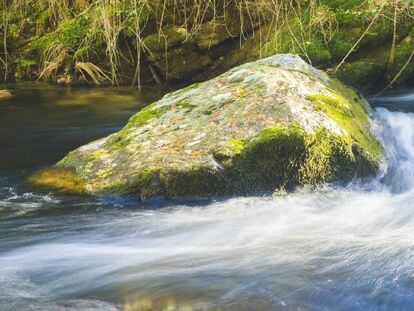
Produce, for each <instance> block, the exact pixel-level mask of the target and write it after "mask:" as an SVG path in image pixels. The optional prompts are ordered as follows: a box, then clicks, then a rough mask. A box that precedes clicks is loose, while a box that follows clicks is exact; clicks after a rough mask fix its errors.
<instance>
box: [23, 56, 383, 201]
mask: <svg viewBox="0 0 414 311" xmlns="http://www.w3.org/2000/svg"><path fill="white" fill-rule="evenodd" d="M369 112H370V108H369V105H368V103H367V102H366V101H365V100H364V99H363V98H362V97H361V96H360V95H359V94H357V93H356V92H355V91H353V90H351V89H349V88H347V87H345V86H344V85H342V84H341V83H340V82H338V81H336V80H333V79H331V78H329V77H328V76H327V75H326V74H325V73H323V72H322V71H319V70H316V69H315V68H313V67H311V66H310V65H308V64H307V63H305V62H304V61H303V60H302V59H301V58H300V57H298V56H294V55H276V56H272V57H269V58H266V59H262V60H259V61H256V62H252V63H247V64H244V65H241V66H239V67H236V68H233V69H232V70H230V71H228V72H226V73H224V74H222V75H220V76H219V77H217V78H215V79H212V80H210V81H207V82H204V83H200V84H195V85H192V86H189V87H187V88H184V89H182V90H179V91H177V92H173V93H170V94H167V95H166V96H164V98H162V99H161V100H159V101H157V102H155V103H153V104H151V105H149V106H148V107H146V108H145V109H143V110H141V111H140V112H138V113H137V114H136V115H134V116H133V117H131V119H130V120H129V122H128V124H127V125H126V126H125V127H124V128H123V129H122V130H120V131H119V132H117V133H114V134H112V135H110V136H108V137H105V138H103V139H100V140H97V141H95V142H92V143H90V144H87V145H85V146H82V147H80V148H78V149H76V150H75V151H73V152H71V153H69V154H68V155H67V156H66V157H65V158H64V159H63V160H61V161H60V162H59V163H57V164H56V166H55V167H54V168H52V169H48V170H46V171H42V172H39V173H37V174H35V175H34V176H32V178H31V181H32V182H34V183H35V184H38V185H43V186H51V187H55V188H60V190H72V191H74V190H76V191H84V192H86V193H89V194H103V195H110V196H113V195H115V196H118V195H121V196H133V197H136V198H141V199H146V198H151V197H165V198H190V197H191V198H193V197H205V196H216V195H249V194H259V193H260V194H262V193H272V192H274V191H275V190H282V189H286V190H290V189H293V188H294V187H296V186H300V185H307V184H310V185H316V184H321V183H330V182H336V181H341V182H347V181H350V180H352V179H354V178H365V177H372V176H373V175H375V174H376V172H377V170H378V168H379V163H380V161H381V159H382V154H383V149H382V146H381V144H380V143H379V142H378V141H377V140H376V138H375V137H374V136H373V134H372V133H371V129H370V128H371V120H370V118H369Z"/></svg>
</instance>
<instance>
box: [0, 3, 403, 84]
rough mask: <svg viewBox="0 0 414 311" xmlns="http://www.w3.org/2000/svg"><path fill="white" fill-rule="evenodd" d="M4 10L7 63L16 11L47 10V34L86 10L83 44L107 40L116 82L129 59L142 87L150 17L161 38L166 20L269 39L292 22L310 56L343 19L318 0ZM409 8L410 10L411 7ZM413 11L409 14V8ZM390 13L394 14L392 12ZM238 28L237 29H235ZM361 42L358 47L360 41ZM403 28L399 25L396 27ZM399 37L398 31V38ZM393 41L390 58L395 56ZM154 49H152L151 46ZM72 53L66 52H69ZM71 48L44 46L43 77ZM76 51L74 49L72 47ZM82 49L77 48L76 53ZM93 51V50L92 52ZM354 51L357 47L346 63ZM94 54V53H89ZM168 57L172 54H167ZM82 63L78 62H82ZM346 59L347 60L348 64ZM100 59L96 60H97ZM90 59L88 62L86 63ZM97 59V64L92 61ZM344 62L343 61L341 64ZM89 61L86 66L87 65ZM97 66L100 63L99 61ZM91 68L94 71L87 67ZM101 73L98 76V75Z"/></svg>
mask: <svg viewBox="0 0 414 311" xmlns="http://www.w3.org/2000/svg"><path fill="white" fill-rule="evenodd" d="M0 1H1V7H0V11H1V12H2V14H3V17H2V19H1V22H2V23H1V30H2V31H1V33H2V37H3V50H4V51H3V54H0V61H1V62H2V63H3V67H6V68H7V66H8V64H9V63H10V56H9V54H8V46H7V40H6V39H7V37H8V33H9V31H10V26H9V20H10V19H11V18H12V16H13V15H16V14H17V15H18V16H21V17H22V18H20V20H21V27H22V28H23V24H24V23H25V20H26V18H25V17H30V15H31V14H33V11H34V10H35V11H38V12H42V16H43V17H42V18H39V20H41V21H42V23H40V24H39V23H38V24H37V25H36V27H37V29H36V32H37V34H38V35H41V34H42V33H44V32H49V33H50V32H53V31H54V30H55V29H57V28H58V27H59V25H61V24H62V23H63V22H65V21H70V20H73V19H75V18H78V17H79V16H82V15H87V16H88V19H89V20H90V21H91V26H90V32H91V33H90V34H89V38H88V39H85V42H83V44H82V46H80V47H79V49H86V50H88V49H92V44H93V43H94V42H100V41H102V42H103V43H104V44H105V46H106V57H107V61H108V63H109V68H108V70H109V72H110V73H109V77H110V81H111V83H112V84H113V85H116V84H118V82H119V75H120V74H119V70H120V64H121V62H123V61H127V62H130V63H132V64H135V66H136V69H135V75H134V84H136V85H137V86H138V87H140V85H141V82H140V66H141V52H142V50H144V49H145V47H144V46H143V40H142V36H143V34H144V33H145V32H146V30H147V28H148V27H150V26H151V27H154V25H153V24H151V23H148V20H149V19H148V16H152V17H153V18H154V19H155V27H156V29H157V31H158V35H159V37H160V38H161V37H165V34H164V33H163V30H162V29H163V25H165V24H174V25H176V26H179V27H184V28H185V29H187V32H186V33H187V37H191V36H193V35H195V34H196V33H197V32H198V31H199V29H200V25H202V24H203V23H204V22H205V21H207V20H210V21H211V22H212V23H213V24H214V25H217V26H219V25H220V26H222V25H224V26H225V27H226V28H227V31H228V32H229V35H230V36H235V37H236V36H237V37H238V36H240V39H241V40H243V38H244V37H246V36H247V35H250V34H251V33H252V32H253V33H257V34H258V35H259V36H260V41H262V42H267V41H269V37H270V36H275V35H277V33H278V30H279V29H281V28H282V27H283V26H287V29H288V30H289V33H290V35H289V38H284V39H283V40H286V39H287V40H292V41H293V42H294V43H295V44H296V45H298V46H299V47H300V50H301V51H302V52H303V54H304V55H307V50H306V46H305V44H304V43H305V42H306V41H308V39H309V36H311V35H312V33H314V32H320V33H322V34H323V38H324V41H325V43H326V44H329V42H330V41H331V40H332V38H333V36H334V35H335V32H336V31H337V28H338V21H337V20H336V18H335V15H334V14H332V12H331V11H329V9H326V7H325V6H323V5H321V4H320V1H318V0H310V1H301V0H100V1H94V0H0ZM366 3H369V5H370V6H373V7H380V8H381V9H380V11H378V14H376V15H374V16H373V17H372V23H374V22H375V20H376V19H377V18H378V17H379V16H380V15H384V12H383V10H384V8H385V7H387V8H388V10H389V11H390V12H392V14H391V16H390V17H389V18H391V19H394V22H395V25H397V23H398V22H397V19H398V16H399V15H400V13H401V12H403V11H404V10H408V9H407V7H408V6H409V4H408V2H407V1H404V0H370V1H368V0H367V1H366ZM407 12H408V11H407ZM407 14H408V13H407ZM292 17H293V18H294V19H295V22H296V23H297V25H299V28H300V31H299V33H298V32H297V30H296V29H295V30H293V29H291V27H290V23H291V20H292ZM387 18H388V17H387ZM235 25H236V27H237V28H238V29H237V30H236V28H235ZM265 25H266V26H269V25H270V26H271V27H268V29H270V31H269V32H268V33H266V32H263V31H262V28H263V27H264V26H265ZM370 27H371V24H370V26H368V27H367V29H366V32H365V33H364V34H363V36H361V38H360V40H358V41H357V42H355V46H354V48H355V47H356V46H357V45H358V44H359V43H360V41H361V40H362V39H363V37H364V36H365V35H366V34H367V33H368V32H369V30H370ZM396 27H397V26H396ZM125 33H132V34H133V37H134V38H135V39H134V40H135V44H134V45H135V47H134V48H133V49H132V51H129V53H130V55H125V51H124V50H121V49H120V44H121V43H122V40H123V34H125ZM395 38H396V33H395V37H394V39H395ZM394 47H395V40H394V43H393V47H392V51H391V56H390V61H391V62H392V61H393V55H394V52H393V48H394ZM149 52H151V51H149ZM65 53H66V54H65ZM68 53H69V51H68V47H66V48H65V47H63V46H53V45H52V46H50V47H48V48H47V49H46V51H44V57H43V58H42V61H41V67H42V70H41V74H40V75H39V77H40V78H41V79H50V78H51V77H53V75H54V74H55V73H56V72H57V71H58V69H59V67H60V66H62V65H63V62H64V61H65V55H66V56H67V55H68ZM71 53H72V52H71ZM73 53H75V54H76V51H75V52H73ZM88 53H89V54H91V53H92V54H93V51H89V52H88ZM352 53H353V49H351V50H350V51H349V53H348V55H347V56H346V57H345V58H344V60H343V62H345V61H346V59H347V58H348V57H349V56H350V55H351V54H352ZM89 54H88V55H89ZM166 58H168V57H166ZM76 62H78V63H76ZM343 62H341V64H342V63H343ZM95 63H96V62H95ZM75 64H77V66H78V70H79V71H80V72H82V73H83V74H86V75H87V76H88V77H89V78H90V79H92V81H94V82H95V83H97V81H98V82H99V83H101V82H102V81H103V80H106V79H107V75H106V74H104V75H103V74H102V73H103V71H102V72H101V71H100V70H102V69H101V68H99V69H100V70H97V68H95V67H93V66H92V65H93V64H92V63H90V59H88V57H81V58H80V59H74V61H73V65H75ZM85 64H88V65H85ZM91 64H92V65H91ZM341 64H340V65H341ZM85 66H86V67H85ZM94 66H96V65H94ZM86 68H88V70H86ZM94 78H96V80H95V79H94Z"/></svg>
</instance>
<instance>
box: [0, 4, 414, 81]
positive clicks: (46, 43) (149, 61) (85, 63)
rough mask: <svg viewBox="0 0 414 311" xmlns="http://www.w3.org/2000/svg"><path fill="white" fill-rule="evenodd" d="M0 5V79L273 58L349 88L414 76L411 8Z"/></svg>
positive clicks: (202, 73)
mask: <svg viewBox="0 0 414 311" xmlns="http://www.w3.org/2000/svg"><path fill="white" fill-rule="evenodd" d="M1 1H2V2H1V8H0V10H1V21H0V22H1V23H0V24H1V28H0V31H1V37H2V40H1V43H0V58H1V60H0V74H1V78H0V79H1V80H8V81H12V80H13V79H15V78H19V79H41V80H45V81H51V82H57V83H61V84H73V83H81V84H83V83H86V84H112V85H118V84H125V83H130V84H134V85H137V86H139V85H140V84H141V83H151V82H163V81H165V80H186V81H188V80H191V81H193V80H204V79H207V78H210V77H211V76H214V75H217V74H219V73H221V72H223V71H224V70H226V69H228V68H230V67H232V66H234V65H237V64H239V63H241V62H244V61H249V60H254V59H257V58H259V57H263V56H267V55H271V54H275V53H280V52H291V53H297V54H301V55H302V56H303V58H305V59H306V60H308V61H309V62H310V63H312V64H313V65H316V66H319V67H321V68H323V69H329V70H330V72H331V73H333V74H335V75H337V76H338V77H339V78H340V79H341V80H343V81H345V82H347V83H350V84H353V85H356V86H358V85H362V86H367V87H370V85H368V84H369V83H368V82H370V83H371V84H376V85H377V84H381V86H383V87H385V86H391V85H399V84H403V83H407V82H408V81H410V79H411V78H412V77H413V76H414V66H413V65H412V62H411V60H412V58H413V51H414V43H413V39H412V37H413V35H414V32H413V30H412V29H413V25H414V22H413V15H412V14H413V12H414V8H413V4H412V2H411V1H404V0H392V1H384V0H369V1H367V0H350V1H344V0H333V1H328V0H310V1H300V0H262V1H253V0H168V1H167V0H157V1H153V0H99V1H90V0H73V1H70V0H62V1H61V0H59V1H58V0H37V1H35V0H1ZM379 77H382V78H381V81H379Z"/></svg>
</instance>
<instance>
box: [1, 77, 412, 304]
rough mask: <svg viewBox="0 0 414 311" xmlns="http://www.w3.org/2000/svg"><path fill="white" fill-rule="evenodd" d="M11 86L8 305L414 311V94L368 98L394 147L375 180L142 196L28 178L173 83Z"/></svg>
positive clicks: (5, 159)
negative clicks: (95, 192)
mask: <svg viewBox="0 0 414 311" xmlns="http://www.w3.org/2000/svg"><path fill="white" fill-rule="evenodd" d="M8 87H9V88H10V87H11V88H12V89H13V92H14V94H15V95H16V96H15V97H14V98H13V99H12V100H10V101H5V102H0V146H1V147H0V310H165V309H169V310H191V309H196V310H216V309H221V310H280V309H287V310H325V309H332V308H335V309H336V310H345V309H346V310H378V309H380V310H389V309H399V310H412V309H413V307H414V113H413V112H414V90H402V91H394V92H389V93H384V94H382V95H379V96H376V97H369V100H370V102H371V103H372V105H373V106H374V107H375V112H374V120H375V131H376V132H377V135H378V136H379V137H380V138H381V139H382V141H383V142H384V145H385V147H386V150H387V152H388V162H387V163H384V168H383V170H382V172H381V174H379V175H378V177H377V178H376V179H375V180H373V181H372V182H369V183H361V182H354V183H352V184H350V185H349V186H347V187H335V186H324V187H321V188H319V189H317V190H309V189H306V188H303V189H299V190H297V191H296V192H294V193H291V194H288V195H285V196H280V197H243V198H227V199H220V200H219V199H215V200H204V201H163V200H153V201H151V202H148V203H141V202H138V201H134V200H126V199H107V198H90V197H74V196H62V195H57V194H53V193H49V192H45V191H44V190H37V189H33V188H31V187H30V186H29V185H27V184H26V183H25V178H26V176H27V175H28V174H30V173H31V172H33V171H34V170H36V169H39V168H41V167H44V166H47V165H50V164H53V163H55V162H56V161H58V160H59V159H61V158H62V157H63V156H64V155H65V154H66V153H67V152H68V151H70V150H72V149H74V148H76V147H78V146H80V145H82V144H84V143H87V142H89V141H91V140H94V139H97V138H100V137H103V136H105V135H108V134H110V133H112V132H114V131H117V130H119V129H120V128H122V126H123V125H124V124H125V123H126V121H127V120H128V118H129V117H130V116H132V115H133V114H134V113H135V112H136V111H138V110H139V109H140V108H142V107H144V106H146V105H147V104H148V103H150V102H151V101H154V100H156V99H158V98H160V97H161V96H162V95H163V94H164V93H165V92H167V91H169V90H166V89H162V88H154V87H152V88H144V89H143V91H142V92H140V93H137V92H135V91H133V90H130V89H124V88H119V89H99V88H96V89H82V88H79V89H70V88H63V87H55V86H50V85H45V84H37V83H32V84H27V83H21V84H16V85H12V86H8ZM1 88H2V87H1V86H0V89H1Z"/></svg>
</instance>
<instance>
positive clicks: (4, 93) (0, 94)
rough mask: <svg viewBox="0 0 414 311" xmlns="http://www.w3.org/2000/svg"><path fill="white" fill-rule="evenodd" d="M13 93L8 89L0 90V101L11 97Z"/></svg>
mask: <svg viewBox="0 0 414 311" xmlns="http://www.w3.org/2000/svg"><path fill="white" fill-rule="evenodd" d="M12 97H13V95H12V93H11V92H10V91H8V90H0V101H2V100H8V99H10V98H12Z"/></svg>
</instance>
